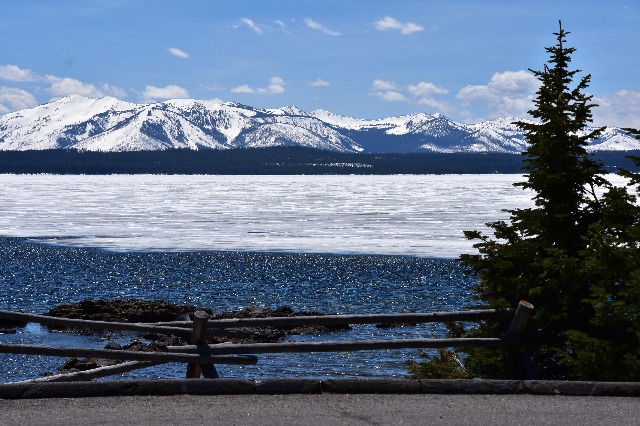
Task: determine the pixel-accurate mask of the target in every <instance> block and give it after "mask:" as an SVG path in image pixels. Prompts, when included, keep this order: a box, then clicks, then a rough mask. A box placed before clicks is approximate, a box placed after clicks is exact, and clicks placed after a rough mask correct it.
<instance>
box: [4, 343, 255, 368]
mask: <svg viewBox="0 0 640 426" xmlns="http://www.w3.org/2000/svg"><path fill="white" fill-rule="evenodd" d="M0 353H10V354H26V355H47V356H61V357H87V358H106V359H122V360H130V361H155V362H187V363H189V362H193V363H196V364H236V365H255V364H257V362H258V359H257V357H255V356H248V355H247V356H245V355H236V356H209V355H204V356H200V355H194V354H192V353H179V351H174V353H167V352H142V351H123V350H114V349H90V348H67V347H60V346H36V345H15V344H8V343H0Z"/></svg>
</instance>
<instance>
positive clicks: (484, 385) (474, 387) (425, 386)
mask: <svg viewBox="0 0 640 426" xmlns="http://www.w3.org/2000/svg"><path fill="white" fill-rule="evenodd" d="M322 393H338V394H356V393H358V394H516V395H517V394H529V395H575V396H625V397H640V382H626V383H622V382H569V381H543V380H522V381H521V380H410V379H327V380H318V379H267V380H262V381H252V380H244V379H161V380H117V381H100V382H50V383H46V382H40V383H5V384H0V399H21V398H82V397H105V396H133V395H249V394H254V395H256V394H262V395H275V394H322Z"/></svg>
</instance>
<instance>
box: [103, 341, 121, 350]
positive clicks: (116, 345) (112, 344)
mask: <svg viewBox="0 0 640 426" xmlns="http://www.w3.org/2000/svg"><path fill="white" fill-rule="evenodd" d="M104 348H105V349H112V350H121V349H122V345H121V344H120V343H118V342H109V343H107V344H106V345H104Z"/></svg>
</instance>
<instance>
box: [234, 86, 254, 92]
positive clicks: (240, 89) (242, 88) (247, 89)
mask: <svg viewBox="0 0 640 426" xmlns="http://www.w3.org/2000/svg"><path fill="white" fill-rule="evenodd" d="M254 92H255V90H253V89H252V88H251V87H249V85H248V84H243V85H242V86H238V87H234V88H233V89H231V93H254Z"/></svg>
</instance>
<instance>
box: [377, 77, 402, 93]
mask: <svg viewBox="0 0 640 426" xmlns="http://www.w3.org/2000/svg"><path fill="white" fill-rule="evenodd" d="M398 89H400V85H398V83H394V82H393V81H385V80H380V79H377V80H374V81H373V90H398Z"/></svg>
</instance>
